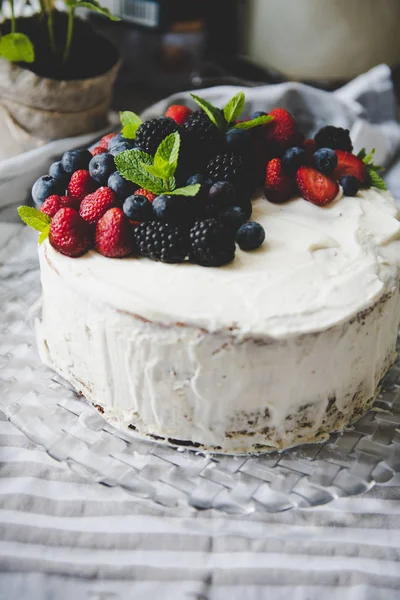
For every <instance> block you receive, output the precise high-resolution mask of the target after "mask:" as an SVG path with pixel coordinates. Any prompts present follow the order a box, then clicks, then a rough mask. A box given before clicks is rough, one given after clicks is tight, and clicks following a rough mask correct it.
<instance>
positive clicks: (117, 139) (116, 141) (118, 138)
mask: <svg viewBox="0 0 400 600" xmlns="http://www.w3.org/2000/svg"><path fill="white" fill-rule="evenodd" d="M121 142H129V140H128V139H127V138H125V137H124V136H123V135H122V133H117V134H115V135H113V137H112V138H110V139H109V140H108V145H107V147H108V151H109V152H110V151H111V150H112V149H113V148H114V146H118V144H120V143H121ZM99 145H100V144H99ZM101 145H103V144H101Z"/></svg>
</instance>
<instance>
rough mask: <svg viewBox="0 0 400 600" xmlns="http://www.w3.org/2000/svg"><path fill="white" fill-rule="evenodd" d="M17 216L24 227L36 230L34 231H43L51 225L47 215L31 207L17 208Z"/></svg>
mask: <svg viewBox="0 0 400 600" xmlns="http://www.w3.org/2000/svg"><path fill="white" fill-rule="evenodd" d="M18 214H19V216H20V217H21V219H22V220H23V222H24V223H26V225H29V227H32V229H36V231H40V232H42V231H44V230H45V229H46V227H48V226H49V225H50V223H51V219H50V217H49V216H48V215H46V214H44V213H42V212H40V210H37V209H36V208H32V207H31V206H19V207H18Z"/></svg>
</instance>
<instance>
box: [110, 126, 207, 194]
mask: <svg viewBox="0 0 400 600" xmlns="http://www.w3.org/2000/svg"><path fill="white" fill-rule="evenodd" d="M180 144H181V139H180V135H179V133H178V132H177V131H175V132H174V133H171V134H170V135H168V136H167V137H166V138H165V139H163V141H162V142H161V144H160V145H159V146H158V148H157V151H156V153H155V155H154V158H153V157H152V156H150V154H147V153H146V152H142V151H141V150H138V149H135V148H134V149H133V150H126V151H125V152H121V153H120V154H117V155H116V156H115V159H114V160H115V165H116V167H117V169H118V172H119V173H120V175H122V177H123V178H124V179H127V180H128V181H132V182H133V183H136V185H138V186H140V187H142V188H144V189H146V190H149V192H153V194H157V195H160V194H173V195H176V196H178V195H179V196H195V195H196V194H197V192H198V191H199V189H200V185H199V184H198V183H196V184H194V185H187V186H185V187H182V188H177V187H176V182H175V172H176V169H177V167H178V160H179V150H180Z"/></svg>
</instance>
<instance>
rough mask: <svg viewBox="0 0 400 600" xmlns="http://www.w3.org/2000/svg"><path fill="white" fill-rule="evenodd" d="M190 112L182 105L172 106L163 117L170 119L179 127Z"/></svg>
mask: <svg viewBox="0 0 400 600" xmlns="http://www.w3.org/2000/svg"><path fill="white" fill-rule="evenodd" d="M192 112H193V111H192V110H191V109H190V108H189V107H188V106H183V104H172V106H170V107H169V108H168V110H167V112H166V113H165V116H166V117H170V118H171V119H173V120H174V121H176V123H178V124H179V125H183V124H184V122H185V121H186V119H187V118H188V116H189V115H191V114H192Z"/></svg>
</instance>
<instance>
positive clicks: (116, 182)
mask: <svg viewBox="0 0 400 600" xmlns="http://www.w3.org/2000/svg"><path fill="white" fill-rule="evenodd" d="M99 156H100V154H99ZM107 186H108V187H109V188H111V189H112V190H113V192H115V193H116V194H117V196H119V197H120V198H121V199H122V198H127V197H128V196H131V195H132V194H134V193H135V191H136V190H137V189H138V187H139V186H137V185H136V183H132V181H127V180H126V179H124V178H123V177H122V175H120V174H119V173H118V171H114V173H111V175H110V177H109V178H108V181H107Z"/></svg>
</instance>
